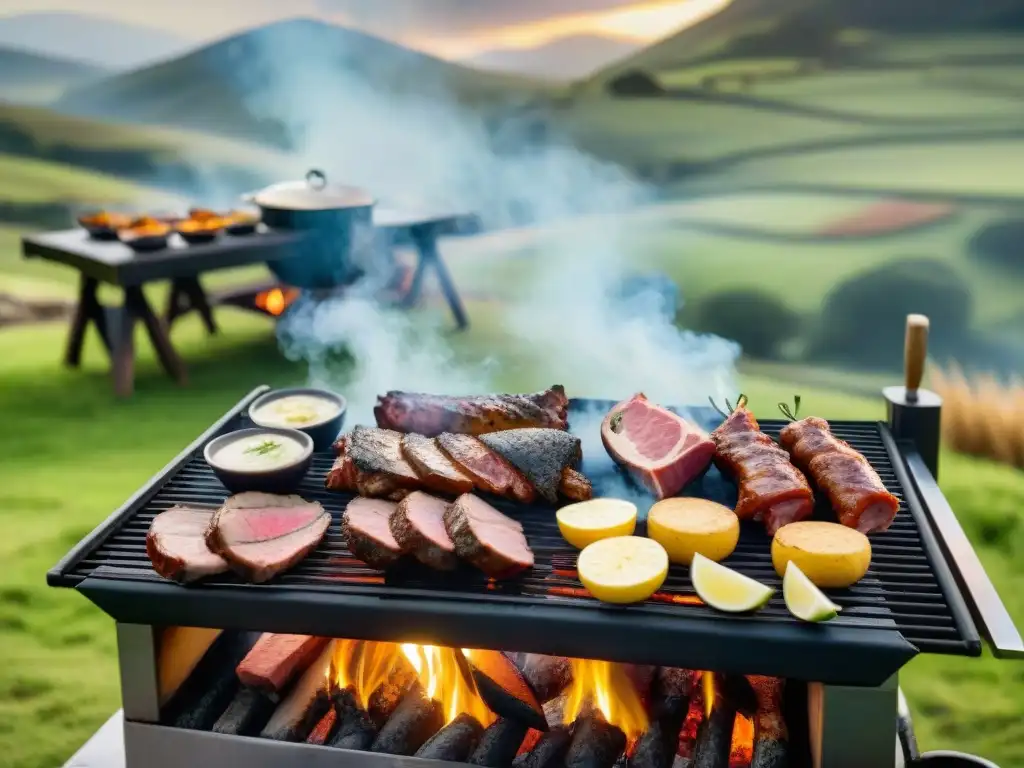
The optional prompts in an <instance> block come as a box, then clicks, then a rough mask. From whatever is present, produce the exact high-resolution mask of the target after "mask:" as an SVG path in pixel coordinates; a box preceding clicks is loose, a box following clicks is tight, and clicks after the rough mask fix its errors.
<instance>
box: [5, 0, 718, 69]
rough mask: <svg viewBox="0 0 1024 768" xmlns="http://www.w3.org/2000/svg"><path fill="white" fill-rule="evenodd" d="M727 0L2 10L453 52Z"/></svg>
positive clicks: (253, 0) (194, 32) (620, 29)
mask: <svg viewBox="0 0 1024 768" xmlns="http://www.w3.org/2000/svg"><path fill="white" fill-rule="evenodd" d="M727 2H728V0H0V15H15V14H22V13H33V12H40V11H71V12H76V13H87V14H91V15H95V16H106V17H111V18H114V19H118V20H120V21H124V22H129V23H132V24H142V25H146V26H153V27H159V28H161V29H164V30H166V31H167V32H170V33H172V34H174V35H177V36H179V37H181V38H183V39H186V40H189V41H192V42H197V43H198V42H204V41H206V40H211V39H214V38H218V37H223V36H225V35H228V34H231V33H233V32H237V31H240V30H242V29H246V28H248V27H255V26H261V25H263V24H266V23H269V22H272V21H277V20H280V19H283V18H289V17H295V16H308V17H316V18H321V19H323V20H325V21H332V22H335V23H339V24H345V25H348V26H353V27H358V28H360V29H363V30H366V31H368V32H372V33H374V34H377V35H380V36H382V37H387V38H390V39H393V40H399V41H401V42H404V43H406V44H409V45H413V46H415V47H418V48H421V49H423V50H427V51H431V52H433V53H437V54H439V55H443V56H447V57H463V56H471V55H474V54H476V53H478V52H480V51H483V50H488V49H491V48H496V47H519V48H529V47H533V46H535V45H538V44H542V43H545V42H548V41H549V40H552V39H555V38H558V37H562V36H564V35H569V34H601V35H609V36H614V37H621V38H626V39H630V40H636V41H641V42H647V41H650V40H656V39H658V38H660V37H663V36H665V35H667V34H669V33H670V32H672V31H673V30H674V29H676V28H678V27H681V26H684V25H686V24H688V23H691V22H693V21H695V20H696V19H698V18H702V17H703V16H705V15H707V14H708V13H709V12H712V11H713V10H717V9H718V8H719V7H721V6H722V5H724V4H725V3H727Z"/></svg>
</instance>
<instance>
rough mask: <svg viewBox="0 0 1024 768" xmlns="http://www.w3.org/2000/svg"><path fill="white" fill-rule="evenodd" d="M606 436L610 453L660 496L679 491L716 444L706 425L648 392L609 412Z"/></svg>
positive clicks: (705, 465) (604, 429)
mask: <svg viewBox="0 0 1024 768" xmlns="http://www.w3.org/2000/svg"><path fill="white" fill-rule="evenodd" d="M601 439H602V440H603V441H604V447H605V449H606V450H607V451H608V454H609V455H610V456H611V457H612V458H613V459H614V460H615V461H616V462H618V463H619V464H620V465H621V466H623V467H624V468H625V469H626V470H627V471H628V472H629V474H630V475H631V476H632V477H633V478H634V479H635V480H636V481H637V482H638V483H640V484H641V485H642V486H644V487H645V488H646V489H647V490H649V491H650V492H651V493H652V494H654V496H655V497H657V498H659V499H664V498H667V497H669V496H675V495H676V494H677V493H679V491H681V490H682V489H683V487H684V486H685V485H686V484H687V483H689V482H691V481H692V480H694V479H695V478H696V477H697V476H698V475H700V474H701V473H702V472H703V471H704V470H705V469H707V468H708V465H709V464H710V463H711V459H712V457H714V455H715V443H714V441H713V440H712V439H711V438H710V437H709V436H708V434H707V433H706V432H705V431H704V430H702V429H701V428H700V427H698V426H696V425H695V424H691V423H690V422H688V421H686V420H685V419H683V418H682V417H680V416H677V415H676V414H674V413H672V412H671V411H669V410H666V409H665V408H662V407H661V406H659V405H655V404H654V403H652V402H650V401H649V400H648V399H647V398H646V397H645V396H644V395H643V394H638V395H634V396H633V397H632V398H630V399H629V400H625V401H623V402H621V403H619V404H618V405H616V406H615V407H614V408H612V409H611V411H609V412H608V415H607V416H605V418H604V421H603V422H602V423H601Z"/></svg>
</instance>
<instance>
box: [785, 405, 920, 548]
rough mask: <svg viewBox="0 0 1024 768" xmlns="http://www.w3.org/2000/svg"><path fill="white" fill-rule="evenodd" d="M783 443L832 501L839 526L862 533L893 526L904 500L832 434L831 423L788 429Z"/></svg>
mask: <svg viewBox="0 0 1024 768" xmlns="http://www.w3.org/2000/svg"><path fill="white" fill-rule="evenodd" d="M779 442H780V443H782V447H783V448H785V449H786V450H787V451H789V455H790V456H792V457H793V462H794V463H795V464H796V465H797V466H798V467H800V469H802V470H803V471H804V472H806V473H807V474H808V475H810V477H811V478H812V479H813V480H814V482H815V484H816V485H817V486H818V488H820V489H821V490H823V491H824V492H825V493H826V494H827V495H828V500H829V501H830V502H831V503H832V509H834V510H835V512H836V515H837V516H838V517H839V522H840V523H842V524H843V525H845V526H847V527H849V528H856V529H857V530H858V531H860V532H861V533H874V532H876V531H884V530H886V529H887V528H888V527H889V526H890V525H892V521H893V520H894V519H895V517H896V513H897V512H898V511H899V509H900V500H899V499H898V498H896V497H895V496H893V495H892V494H891V493H889V491H888V490H887V489H886V487H885V484H884V483H883V482H882V478H880V477H879V476H878V473H877V472H875V470H874V467H872V466H871V464H869V463H868V460H867V459H866V458H864V456H863V455H861V453H860V452H859V451H857V449H855V448H852V447H851V446H850V444H849V443H847V442H846V441H845V440H840V439H839V438H838V437H836V436H835V435H833V434H832V430H831V429H830V428H829V426H828V422H827V421H825V420H824V419H819V418H817V417H815V416H811V417H809V418H806V419H801V420H800V421H795V422H793V423H792V424H788V425H786V426H785V427H783V429H782V432H780V433H779Z"/></svg>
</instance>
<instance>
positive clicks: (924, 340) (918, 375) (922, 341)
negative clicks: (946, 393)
mask: <svg viewBox="0 0 1024 768" xmlns="http://www.w3.org/2000/svg"><path fill="white" fill-rule="evenodd" d="M927 357H928V318H927V317H925V316H924V315H907V337H906V340H905V341H904V343H903V378H904V382H905V386H906V388H907V393H908V394H909V393H911V392H914V393H916V392H917V390H918V389H919V388H920V387H921V380H922V379H923V378H924V361H925V358H927Z"/></svg>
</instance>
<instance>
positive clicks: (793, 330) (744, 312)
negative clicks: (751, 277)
mask: <svg viewBox="0 0 1024 768" xmlns="http://www.w3.org/2000/svg"><path fill="white" fill-rule="evenodd" d="M690 323H691V325H692V326H693V329H694V330H696V331H699V332H702V333H713V334H715V335H716V336H723V337H725V338H727V339H732V340H733V341H735V342H737V343H738V344H739V345H740V346H741V347H742V348H743V354H745V355H747V356H748V357H756V358H763V359H775V358H777V357H778V356H779V353H780V351H781V348H782V345H783V344H785V343H786V342H787V341H789V340H790V339H792V338H794V337H795V336H796V335H797V333H798V332H799V330H800V316H799V315H798V314H797V313H796V312H794V311H793V310H792V309H790V308H789V307H787V306H786V305H785V304H784V303H783V302H782V301H780V300H779V299H777V298H776V297H774V296H772V295H770V294H767V293H763V292H762V291H758V290H754V289H736V290H731V291H725V292H723V293H716V294H714V295H712V296H708V297H707V298H706V299H703V300H702V301H701V302H700V303H699V304H697V306H696V308H695V311H694V313H693V317H692V318H691V319H690Z"/></svg>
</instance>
